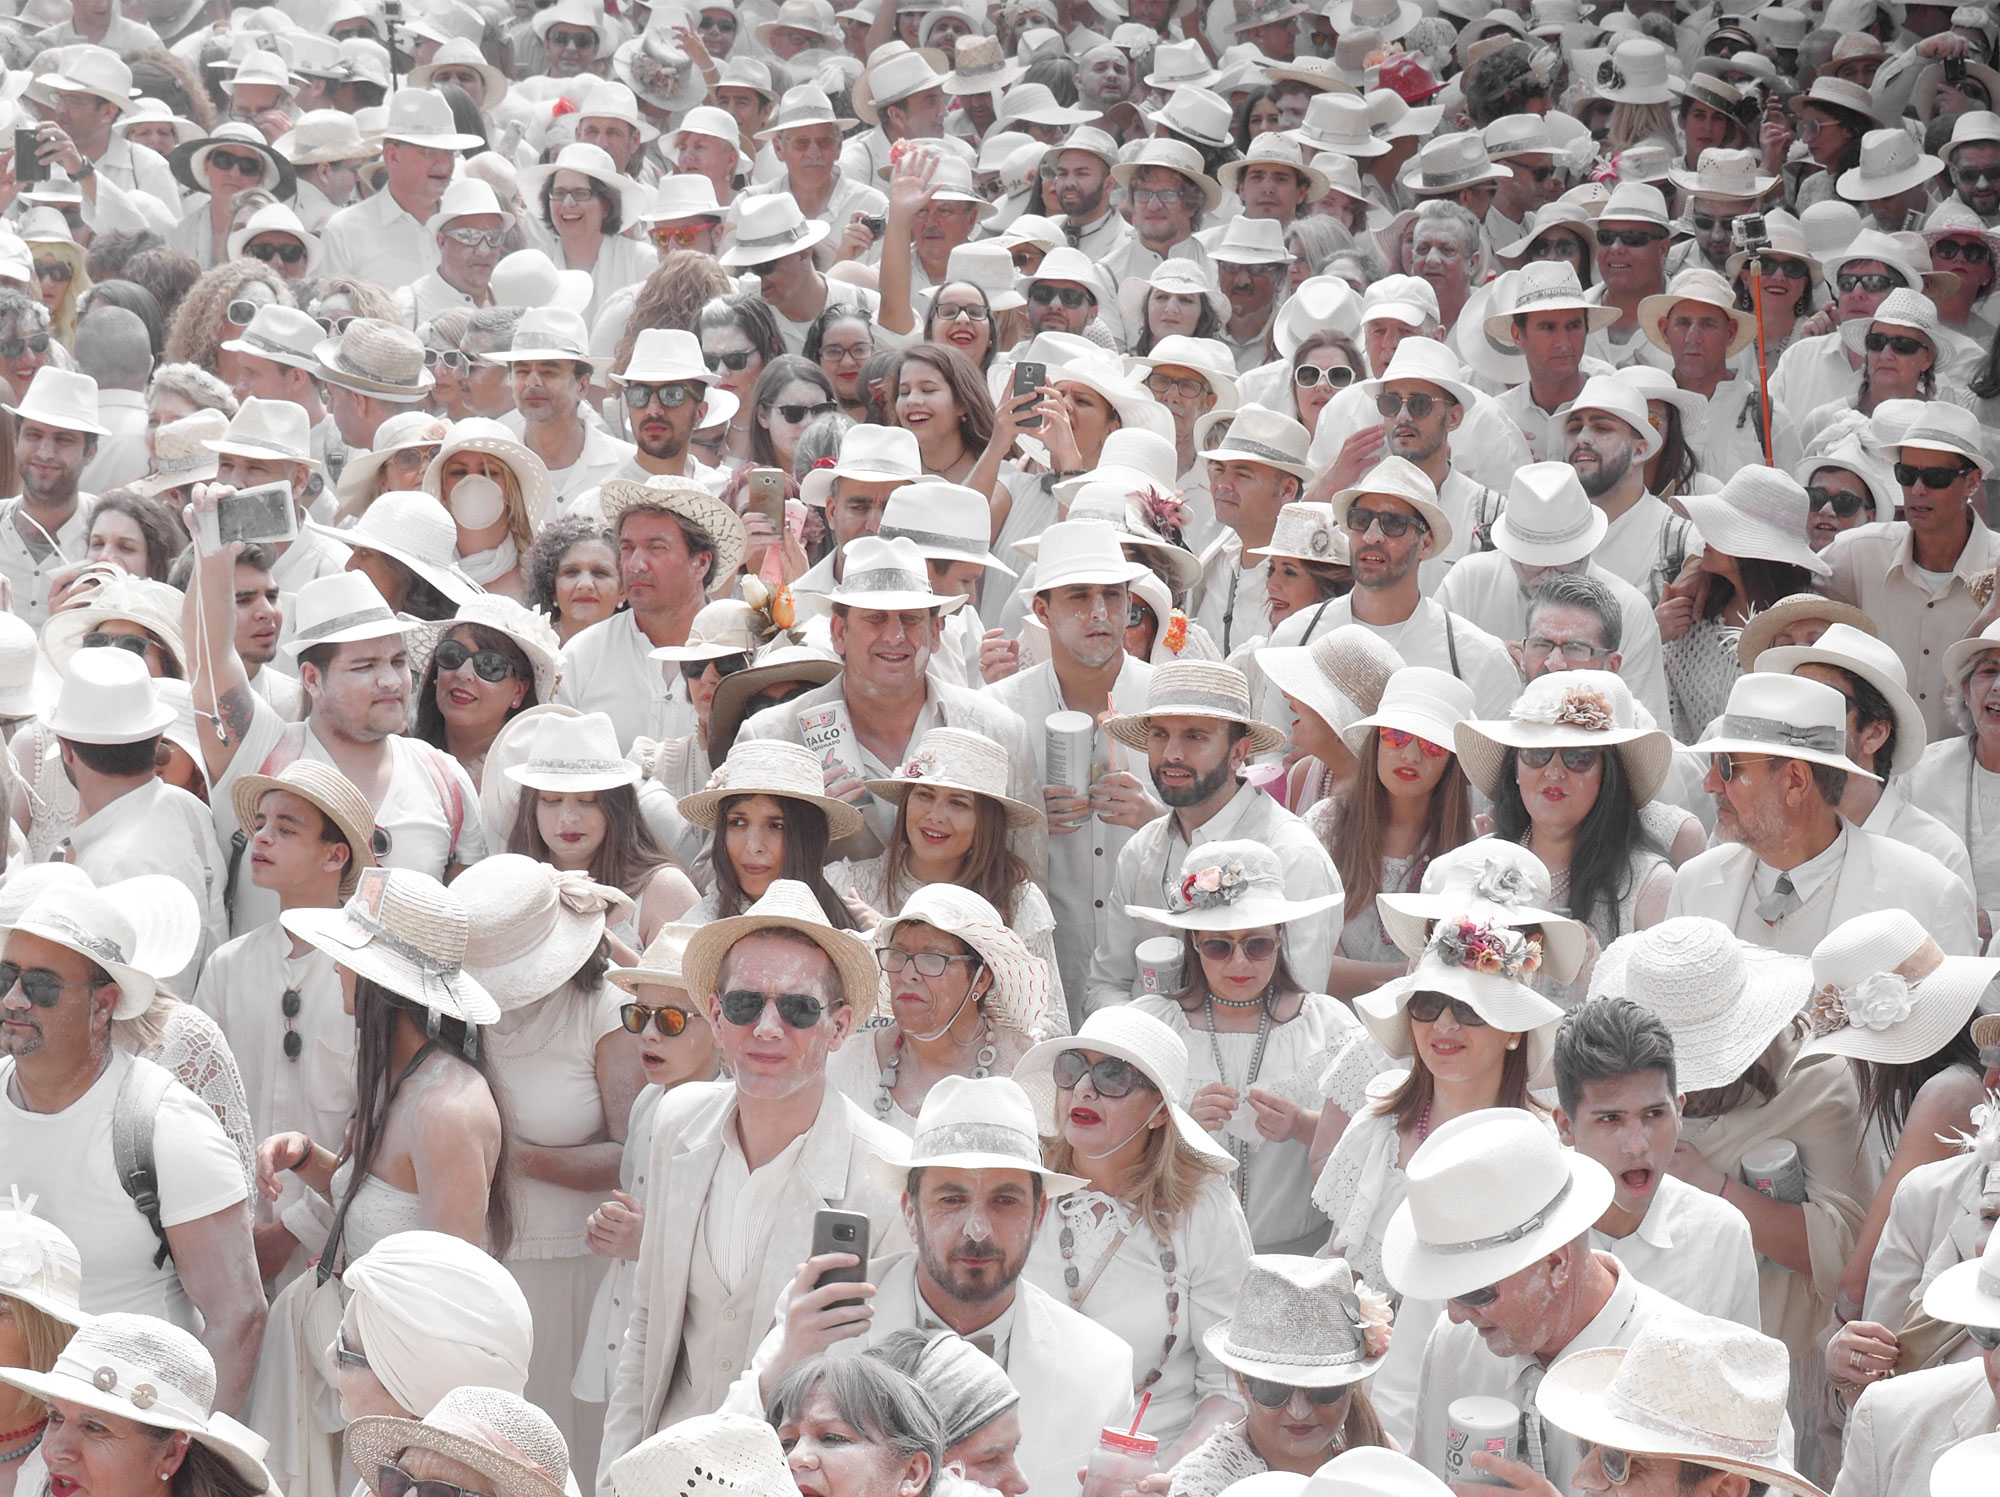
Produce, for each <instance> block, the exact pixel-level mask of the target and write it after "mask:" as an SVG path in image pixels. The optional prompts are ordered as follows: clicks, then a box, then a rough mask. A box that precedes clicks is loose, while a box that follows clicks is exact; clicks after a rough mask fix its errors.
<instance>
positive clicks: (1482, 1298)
mask: <svg viewBox="0 0 2000 1497" xmlns="http://www.w3.org/2000/svg"><path fill="white" fill-rule="evenodd" d="M1498 1298H1500V1286H1499V1285H1498V1284H1488V1285H1487V1286H1486V1287H1485V1288H1484V1289H1469V1290H1467V1291H1466V1292H1465V1293H1464V1294H1454V1295H1453V1296H1452V1297H1451V1302H1452V1303H1453V1304H1454V1305H1463V1306H1465V1308H1466V1309H1468V1310H1481V1309H1484V1308H1485V1307H1486V1306H1488V1305H1490V1304H1492V1303H1493V1301H1495V1300H1496V1299H1498ZM382 1497H389V1494H388V1493H386V1492H385V1493H383V1494H382Z"/></svg>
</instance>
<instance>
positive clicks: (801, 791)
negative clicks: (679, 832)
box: [679, 677, 862, 842]
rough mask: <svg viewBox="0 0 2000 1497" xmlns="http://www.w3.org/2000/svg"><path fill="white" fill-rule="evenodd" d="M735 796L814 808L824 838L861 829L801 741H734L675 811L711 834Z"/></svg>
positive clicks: (836, 838) (853, 811)
mask: <svg viewBox="0 0 2000 1497" xmlns="http://www.w3.org/2000/svg"><path fill="white" fill-rule="evenodd" d="M730 679H732V680H734V679H735V678H734V677H731V678H730ZM739 795H775V796H778V797H779V798H781V799H789V800H802V801H805V802H806V803H807V804H809V805H814V806H817V807H819V809H820V810H821V811H823V812H825V813H826V825H827V835H828V836H829V837H830V838H831V839H832V840H833V841H835V842H838V841H839V840H840V839H841V838H843V837H851V836H853V835H854V834H855V833H856V832H858V831H860V830H861V826H862V820H861V813H860V812H859V811H857V810H856V809H855V808H854V807H853V806H850V805H849V804H848V803H847V802H846V801H844V800H836V799H835V798H834V797H832V796H830V795H828V794H827V793H826V772H825V771H824V770H823V769H822V768H821V766H820V762H819V755H817V754H815V753H814V752H813V751H812V750H811V749H809V748H807V747H806V746H805V745H804V744H802V743H788V742H786V741H785V740H783V739H779V738H749V739H739V740H738V741H737V743H736V746H735V747H734V748H732V749H731V750H730V751H729V757H728V758H727V759H724V760H723V761H722V763H720V764H719V765H717V766H716V768H715V772H714V773H713V774H711V775H710V776H709V777H708V784H707V786H706V787H705V788H704V789H701V790H697V791H696V792H695V793H694V794H693V795H684V796H682V797H681V799H680V803H679V804H680V813H681V815H682V816H684V817H686V818H687V819H688V820H689V821H691V822H693V823H694V824H695V825H696V826H698V827H701V828H702V829H703V830H705V831H711V832H712V831H714V830H715V829H716V827H717V826H718V825H719V824H720V822H721V819H722V803H723V802H724V801H725V800H729V799H731V798H733V797H735V796H739Z"/></svg>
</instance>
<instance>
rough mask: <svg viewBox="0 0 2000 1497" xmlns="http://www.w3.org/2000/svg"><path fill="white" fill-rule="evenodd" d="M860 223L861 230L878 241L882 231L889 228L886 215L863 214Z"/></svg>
mask: <svg viewBox="0 0 2000 1497" xmlns="http://www.w3.org/2000/svg"><path fill="white" fill-rule="evenodd" d="M860 222H861V227H862V228H864V229H866V230H867V231H868V232H869V233H871V234H873V235H874V236H875V237H876V238H877V239H880V238H881V237H882V231H883V230H884V229H886V228H888V227H889V216H888V214H886V213H864V214H862V215H861V220H860Z"/></svg>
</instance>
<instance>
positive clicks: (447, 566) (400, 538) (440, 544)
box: [306, 489, 482, 604]
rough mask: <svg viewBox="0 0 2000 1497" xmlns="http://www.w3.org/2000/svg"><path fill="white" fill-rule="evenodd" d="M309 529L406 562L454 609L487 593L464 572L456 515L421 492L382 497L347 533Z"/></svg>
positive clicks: (316, 527)
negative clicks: (461, 565) (460, 564)
mask: <svg viewBox="0 0 2000 1497" xmlns="http://www.w3.org/2000/svg"><path fill="white" fill-rule="evenodd" d="M306 525H307V526H308V528H310V529H313V530H317V531H319V532H320V533H321V534H323V535H326V536H328V537H330V538H332V539H334V540H337V541H339V542H340V543H341V544H343V545H347V546H357V547H366V548H367V549H368V550H371V551H379V552H381V553H382V554H383V555H384V556H387V557H391V558H393V559H394V560H396V561H399V562H401V563H402V564H403V565H404V566H406V567H408V568H409V569H410V570H411V571H412V572H414V573H416V574H417V576H419V577H420V578H422V579H423V580H424V581H425V582H428V583H429V584H430V585H431V586H432V587H434V588H436V589H437V590H438V591H439V592H441V593H443V594H444V595H445V597H447V598H449V599H450V600H451V601H452V602H453V603H454V604H463V603H465V602H466V601H467V600H468V599H471V598H474V597H477V596H478V595H479V593H480V592H481V591H482V589H481V588H480V586H479V584H478V583H476V582H474V581H473V580H472V579H471V578H470V577H468V576H466V575H465V573H464V572H462V571H460V570H459V567H458V562H457V556H458V526H457V525H456V524H455V523H454V522H453V521H452V518H451V514H450V512H449V511H447V510H446V509H445V507H444V506H443V505H442V504H440V503H438V502H437V500H435V499H433V498H431V496H430V495H429V494H426V493H424V492H422V491H421V490H419V489H391V490H390V491H389V492H388V493H386V494H382V495H380V496H378V497H377V498H376V500H375V502H374V503H373V504H371V505H369V506H368V509H367V511H366V513H364V514H363V515H362V516H361V518H360V519H359V520H357V521H356V522H355V523H354V524H353V525H351V526H349V527H347V528H346V529H340V528H337V527H335V526H332V525H322V524H320V523H319V521H317V520H308V521H306Z"/></svg>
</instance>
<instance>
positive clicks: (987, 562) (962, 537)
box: [876, 478, 1016, 577]
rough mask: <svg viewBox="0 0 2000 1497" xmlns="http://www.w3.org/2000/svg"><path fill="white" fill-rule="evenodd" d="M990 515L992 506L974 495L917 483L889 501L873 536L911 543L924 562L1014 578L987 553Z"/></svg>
mask: <svg viewBox="0 0 2000 1497" xmlns="http://www.w3.org/2000/svg"><path fill="white" fill-rule="evenodd" d="M992 514H993V506H992V501H991V500H990V499H988V498H987V496H986V495H984V494H982V493H980V492H979V491H978V490H977V489H968V488H966V487H965V486H964V485H963V484H956V483H945V482H944V481H942V480H941V479H931V478H926V479H920V480H919V481H917V482H916V483H910V484H905V485H903V487H901V488H899V489H898V490H896V492H895V493H893V494H891V495H890V496H889V502H888V503H887V504H885V505H883V506H882V524H881V527H880V529H878V530H877V531H876V534H877V535H879V536H880V537H881V538H882V539H884V540H891V541H893V540H907V541H911V542H913V543H914V544H915V545H916V548H917V551H918V553H919V554H920V555H921V556H922V557H923V558H924V560H925V561H967V562H971V563H972V564H973V565H974V566H980V567H992V568H994V569H996V570H998V571H1001V572H1004V573H1006V574H1007V575H1008V576H1009V577H1012V576H1015V575H1016V573H1015V571H1014V569H1013V568H1012V567H1010V566H1008V565H1007V564H1006V563H1005V562H1003V561H1002V560H1000V558H999V557H997V556H995V555H994V554H993V553H992V552H991V551H989V550H988V549H987V537H988V536H989V535H991V534H992V531H993V521H992Z"/></svg>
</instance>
